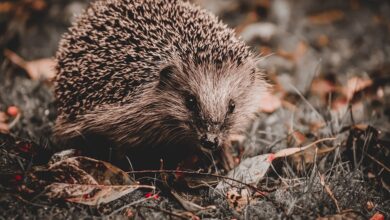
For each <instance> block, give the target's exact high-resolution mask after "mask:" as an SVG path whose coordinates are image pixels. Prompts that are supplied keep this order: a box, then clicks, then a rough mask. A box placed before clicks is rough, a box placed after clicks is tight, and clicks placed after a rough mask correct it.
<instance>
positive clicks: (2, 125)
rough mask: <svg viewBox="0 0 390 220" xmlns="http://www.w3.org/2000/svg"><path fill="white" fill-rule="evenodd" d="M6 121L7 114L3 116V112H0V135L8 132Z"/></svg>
mask: <svg viewBox="0 0 390 220" xmlns="http://www.w3.org/2000/svg"><path fill="white" fill-rule="evenodd" d="M7 120H8V116H7V114H5V112H0V133H8V132H9V127H8V124H7Z"/></svg>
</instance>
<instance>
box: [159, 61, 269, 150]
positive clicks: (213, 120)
mask: <svg viewBox="0 0 390 220" xmlns="http://www.w3.org/2000/svg"><path fill="white" fill-rule="evenodd" d="M255 81H256V77H254V72H253V69H250V68H248V67H240V68H238V67H236V68H229V69H223V68H221V69H219V70H217V69H207V68H197V69H191V68H183V69H182V70H179V69H178V68H177V67H172V66H170V67H167V68H164V69H163V70H162V71H161V75H160V87H159V88H160V89H163V91H162V92H161V95H162V96H164V97H166V98H165V99H163V100H164V102H165V103H166V106H167V108H169V109H170V114H171V116H172V117H175V118H176V119H177V120H178V121H180V122H181V125H180V127H181V128H183V129H185V130H187V131H188V133H189V134H192V135H190V136H192V137H193V138H194V139H195V141H196V142H197V144H198V146H201V147H203V148H207V149H211V150H215V149H217V148H218V147H220V146H222V145H223V144H224V142H225V141H226V140H227V137H228V136H229V135H230V134H232V133H237V132H239V131H242V130H243V129H244V128H245V127H246V125H247V122H248V119H249V118H250V116H251V115H253V113H254V112H255V111H256V110H257V108H258V104H259V103H260V102H259V98H260V95H261V93H260V92H259V89H262V91H264V89H265V88H264V85H260V84H259V83H256V82H255ZM160 91H161V90H160ZM254 94H257V95H254ZM168 103H169V104H168Z"/></svg>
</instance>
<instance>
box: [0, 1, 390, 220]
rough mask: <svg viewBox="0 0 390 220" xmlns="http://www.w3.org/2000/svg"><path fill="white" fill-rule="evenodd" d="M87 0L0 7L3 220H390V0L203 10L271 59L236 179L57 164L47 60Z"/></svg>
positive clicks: (264, 64)
mask: <svg viewBox="0 0 390 220" xmlns="http://www.w3.org/2000/svg"><path fill="white" fill-rule="evenodd" d="M88 2H89V1H87V0H84V1H80V0H16V1H15V0H5V1H2V2H0V33H1V34H0V52H1V53H0V219H2V218H4V219H13V218H17V219H23V218H38V219H41V218H44V219H46V218H55V219H81V218H91V217H96V218H100V217H102V218H105V217H112V218H129V217H130V218H137V219H138V218H141V219H143V218H146V219H166V218H172V219H183V218H184V219H188V218H192V219H198V218H201V219H204V218H210V219H215V218H217V219H307V218H309V219H316V218H324V219H341V218H342V219H370V218H371V219H386V218H389V216H390V200H389V199H390V197H389V192H390V182H389V180H390V176H389V173H390V158H389V156H390V123H389V121H390V98H388V97H389V95H390V3H389V1H385V0H383V1H379V0H372V1H364V0H349V1H339V0H327V1H310V0H297V1H292V0H291V1H288V0H275V1H269V0H256V1H249V0H248V1H246V0H245V1H238V0H215V1H207V0H196V1H195V2H197V3H198V4H200V5H201V6H202V7H205V8H207V9H209V10H211V11H212V12H214V13H215V14H217V15H218V16H219V17H220V18H221V19H222V20H223V21H224V22H226V23H227V24H228V25H229V26H230V27H233V28H235V30H236V31H237V34H238V35H240V36H242V38H243V39H244V40H245V41H246V42H247V43H248V44H249V45H250V46H251V47H252V48H253V50H254V51H256V52H257V53H259V54H262V56H263V57H264V59H263V60H262V61H261V63H260V68H262V69H263V70H264V72H265V73H266V75H267V76H268V77H269V81H270V82H271V83H272V84H273V91H272V94H271V95H269V96H267V97H265V98H264V103H259V105H262V108H261V110H259V114H258V118H257V119H256V120H255V121H254V122H253V124H252V126H251V127H250V128H248V131H247V133H246V134H244V135H241V136H234V137H231V140H232V142H233V146H234V149H232V150H231V151H229V154H230V156H231V157H232V158H233V159H234V162H235V163H236V165H237V167H236V168H235V169H234V170H233V171H231V172H225V171H224V170H223V168H222V167H218V168H217V169H211V170H212V172H211V171H210V172H206V171H204V170H203V171H199V170H196V171H189V170H184V169H179V170H177V171H165V170H163V169H162V170H155V171H150V170H149V171H144V172H145V173H143V174H144V175H141V176H140V175H135V176H134V175H133V174H134V172H133V173H132V172H130V173H125V172H123V171H121V170H118V169H117V168H115V167H112V166H111V165H110V164H109V163H106V162H102V161H97V160H93V159H90V158H86V157H83V156H78V157H74V154H75V152H70V154H69V155H70V156H69V155H67V156H59V155H56V156H55V158H53V156H52V155H53V153H55V152H56V151H57V149H58V148H56V146H55V144H53V142H52V141H51V136H52V128H53V125H54V121H55V118H56V111H55V100H54V97H53V91H52V90H53V88H52V83H51V81H50V80H49V79H50V78H51V77H52V75H51V74H52V71H51V68H52V66H51V65H52V57H53V56H54V54H55V51H56V50H57V46H58V41H59V39H60V37H61V34H63V33H64V32H65V31H66V30H67V28H68V27H69V25H70V23H71V21H72V20H73V19H74V14H78V13H80V12H81V11H82V10H83V9H84V8H85V7H86V6H87V5H88ZM68 153H69V152H68ZM138 174H139V173H138ZM113 179H115V180H113ZM145 179H147V180H145ZM70 180H72V181H73V182H72V181H70ZM136 180H137V181H139V182H140V183H138V182H137V181H136ZM140 184H143V185H140Z"/></svg>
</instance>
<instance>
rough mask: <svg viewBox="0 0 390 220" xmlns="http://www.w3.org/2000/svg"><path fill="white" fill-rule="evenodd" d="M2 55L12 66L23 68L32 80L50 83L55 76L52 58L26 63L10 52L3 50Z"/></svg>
mask: <svg viewBox="0 0 390 220" xmlns="http://www.w3.org/2000/svg"><path fill="white" fill-rule="evenodd" d="M4 55H5V56H6V57H7V58H8V59H9V60H10V61H11V62H12V63H14V64H16V65H18V66H19V67H21V68H23V69H24V70H25V71H26V72H27V74H28V75H29V76H30V78H31V79H33V80H38V79H42V80H47V81H50V80H52V79H54V77H55V76H56V73H55V69H54V68H55V61H54V59H52V58H43V59H38V60H33V61H26V60H24V59H23V58H22V57H20V56H19V55H17V54H16V53H14V52H12V51H11V50H8V49H6V50H4Z"/></svg>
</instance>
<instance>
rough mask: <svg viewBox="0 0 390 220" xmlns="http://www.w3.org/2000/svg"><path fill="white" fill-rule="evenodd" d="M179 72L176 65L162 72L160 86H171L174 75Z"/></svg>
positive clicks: (164, 68) (167, 67)
mask: <svg viewBox="0 0 390 220" xmlns="http://www.w3.org/2000/svg"><path fill="white" fill-rule="evenodd" d="M176 72H177V68H176V66H174V65H168V66H165V67H163V68H162V69H161V70H160V73H159V74H160V85H167V84H171V83H172V82H171V79H172V77H173V75H174V74H175V73H176Z"/></svg>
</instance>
